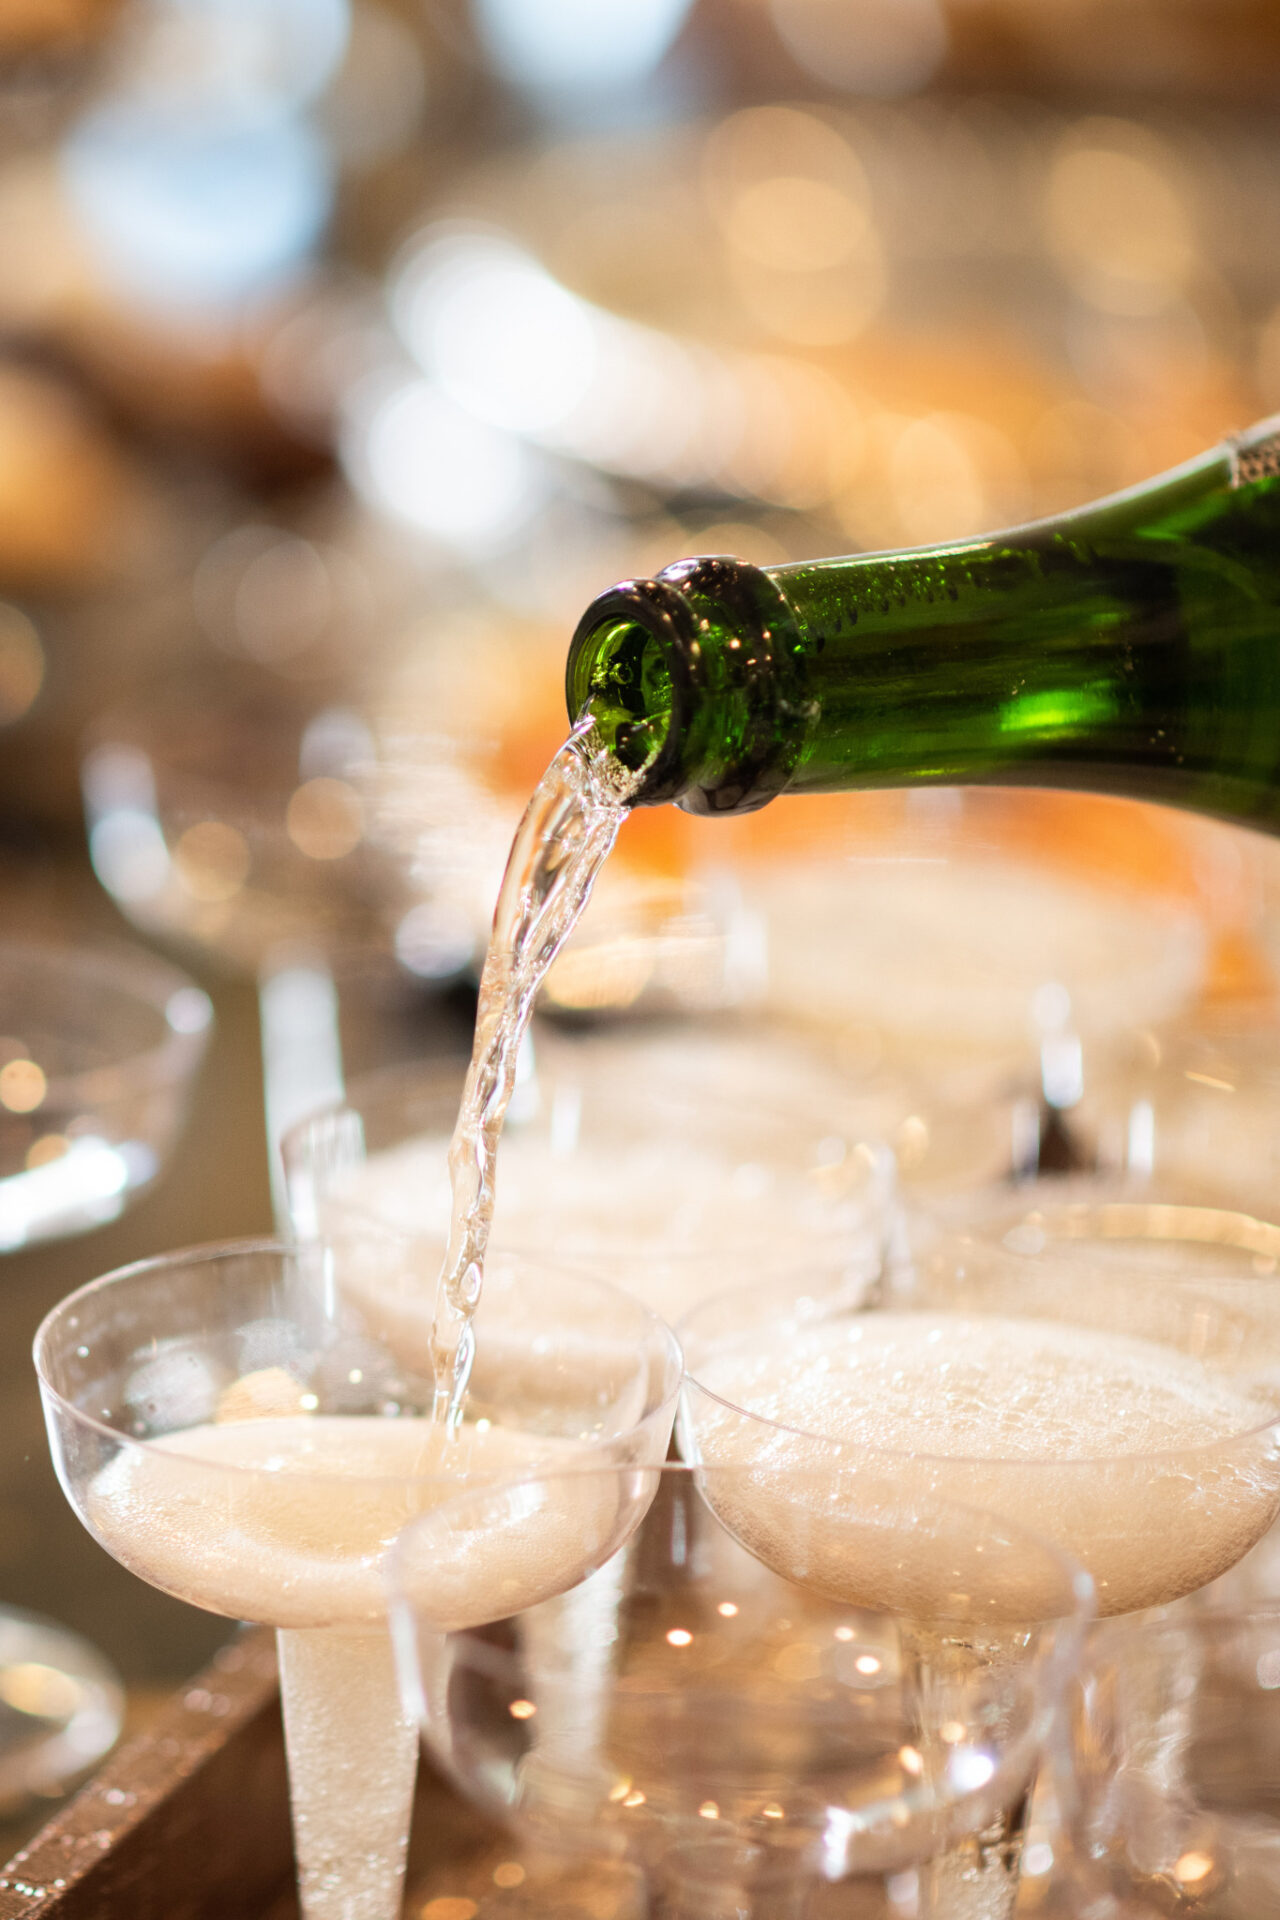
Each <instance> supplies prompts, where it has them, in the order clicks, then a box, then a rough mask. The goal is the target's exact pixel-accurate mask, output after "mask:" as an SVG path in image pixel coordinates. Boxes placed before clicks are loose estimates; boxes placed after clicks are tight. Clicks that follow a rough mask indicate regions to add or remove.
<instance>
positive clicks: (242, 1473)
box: [31, 1237, 684, 1489]
mask: <svg viewBox="0 0 1280 1920" xmlns="http://www.w3.org/2000/svg"><path fill="white" fill-rule="evenodd" d="M323 1249H324V1242H322V1241H286V1240H278V1239H272V1238H269V1237H268V1238H261V1239H242V1240H215V1241H208V1242H203V1243H201V1244H198V1245H196V1246H192V1247H179V1248H176V1249H175V1250H174V1251H172V1252H169V1253H160V1254H151V1255H149V1256H148V1257H147V1258H145V1259H142V1260H133V1261H130V1262H129V1263H128V1265H126V1266H123V1267H114V1268H112V1269H111V1270H110V1271H109V1272H107V1273H103V1274H98V1275H97V1276H96V1277H95V1278H94V1279H92V1280H87V1281H86V1282H85V1283H84V1285H83V1286H80V1287H76V1288H75V1289H74V1290H73V1291H72V1292H71V1293H68V1294H66V1295H64V1297H63V1298H62V1299H61V1300H59V1301H58V1302H57V1303H56V1304H55V1305H54V1306H52V1307H51V1308H50V1309H49V1311H48V1313H46V1314H45V1316H44V1318H43V1319H42V1320H41V1322H40V1324H39V1326H38V1327H37V1328H36V1332H35V1335H34V1338H33V1340H32V1343H31V1353H32V1360H33V1363H34V1365H35V1371H36V1378H37V1380H38V1382H39V1386H40V1392H41V1395H42V1397H43V1398H44V1399H45V1400H46V1401H47V1402H52V1403H53V1404H54V1405H55V1406H56V1408H57V1409H58V1411H59V1415H60V1417H62V1418H65V1419H67V1420H69V1421H71V1422H73V1423H74V1424H75V1425H76V1426H79V1427H81V1428H83V1429H84V1430H86V1431H88V1432H91V1433H95V1434H97V1435H99V1436H100V1437H101V1438H103V1439H105V1440H110V1441H111V1442H112V1443H113V1444H114V1445H115V1446H117V1447H119V1448H124V1447H132V1448H135V1449H137V1450H138V1451H139V1452H141V1453H143V1454H146V1455H149V1456H151V1457H155V1458H161V1459H164V1460H167V1461H178V1462H186V1463H187V1464H188V1465H189V1466H190V1467H192V1468H194V1469H197V1470H200V1471H203V1472H209V1473H217V1474H231V1475H234V1476H236V1477H238V1478H243V1479H245V1480H246V1481H248V1480H254V1479H261V1478H262V1476H263V1473H264V1471H265V1469H263V1468H262V1467H254V1466H245V1465H243V1464H241V1463H237V1462H235V1461H222V1460H211V1459H207V1458H205V1457H204V1456H203V1455H200V1454H194V1453H183V1452H182V1451H181V1449H180V1448H176V1447H168V1446H163V1445H161V1444H159V1442H161V1441H163V1440H165V1439H167V1438H168V1437H169V1436H168V1434H159V1435H149V1436H148V1435H141V1434H133V1433H126V1432H124V1431H123V1430H122V1429H121V1428H120V1427H114V1426H112V1425H111V1424H110V1422H109V1421H107V1420H104V1419H102V1418H101V1417H100V1416H98V1415H95V1414H92V1413H90V1412H88V1411H87V1409H85V1408H83V1407H79V1406H77V1405H76V1404H75V1402H74V1401H73V1400H69V1399H68V1398H67V1396H66V1394H65V1393H63V1392H62V1390H61V1389H60V1388H59V1387H57V1386H55V1385H54V1383H53V1380H52V1379H51V1378H50V1374H49V1367H48V1355H49V1350H50V1348H51V1346H52V1343H53V1339H54V1335H55V1333H56V1331H57V1330H58V1327H59V1323H60V1322H61V1321H62V1320H63V1319H64V1318H65V1317H66V1314H67V1313H68V1311H69V1310H71V1309H73V1308H75V1307H76V1306H77V1305H79V1304H80V1303H82V1302H86V1301H89V1300H92V1299H96V1298H97V1297H98V1296H100V1295H102V1294H103V1293H105V1292H106V1291H107V1290H108V1289H109V1288H112V1287H115V1286H118V1285H122V1284H124V1283H126V1282H128V1281H132V1280H139V1279H144V1278H150V1277H153V1276H155V1275H156V1274H158V1273H161V1272H163V1271H164V1270H165V1269H166V1268H167V1269H174V1268H177V1267H180V1266H197V1265H213V1264H215V1263H216V1262H217V1261H219V1260H227V1259H240V1258H245V1257H248V1256H252V1255H269V1256H270V1255H274V1256H285V1257H292V1258H297V1257H299V1256H306V1255H308V1254H311V1255H316V1254H322V1253H323ZM500 1251H501V1252H502V1253H504V1254H509V1253H510V1254H514V1257H515V1258H517V1259H520V1260H523V1259H525V1258H527V1256H525V1255H523V1254H520V1253H519V1252H517V1251H516V1250H514V1249H510V1250H509V1249H505V1248H504V1249H501V1250H500ZM530 1264H537V1263H535V1262H532V1261H531V1262H530ZM565 1278H567V1279H569V1280H570V1281H572V1282H574V1283H581V1284H583V1285H585V1286H587V1287H589V1288H590V1289H591V1290H592V1291H593V1292H596V1293H606V1294H608V1295H610V1296H616V1297H617V1298H618V1299H619V1300H621V1301H625V1302H626V1304H627V1305H628V1306H629V1307H631V1308H632V1309H633V1311H634V1312H635V1314H636V1315H638V1316H639V1317H640V1318H641V1320H642V1321H647V1322H648V1331H649V1336H650V1337H652V1335H653V1334H654V1333H655V1332H656V1333H657V1334H658V1336H659V1338H660V1343H661V1346H662V1348H663V1349H664V1358H665V1361H666V1368H665V1370H664V1371H665V1374H666V1375H669V1376H672V1378H671V1384H670V1385H669V1387H668V1388H667V1390H666V1391H665V1392H664V1393H663V1394H662V1395H661V1397H660V1398H658V1399H656V1400H655V1401H654V1403H653V1405H651V1406H649V1407H647V1408H646V1409H645V1411H644V1413H643V1414H642V1415H641V1417H640V1419H639V1420H636V1421H633V1422H632V1424H631V1425H630V1426H629V1427H625V1428H622V1429H621V1430H620V1431H619V1432H618V1433H617V1434H612V1435H610V1436H608V1438H606V1439H603V1440H594V1441H592V1440H583V1441H581V1442H580V1443H578V1442H571V1443H570V1444H581V1446H582V1447H583V1448H584V1449H586V1450H589V1449H590V1448H592V1447H599V1448H602V1449H603V1448H605V1447H607V1446H609V1445H612V1444H616V1443H617V1442H619V1441H622V1440H625V1438H626V1437H627V1435H628V1434H631V1433H635V1432H637V1431H639V1429H640V1428H641V1427H643V1426H645V1425H646V1424H647V1423H648V1422H649V1421H651V1420H652V1419H653V1418H654V1417H655V1415H658V1414H660V1413H661V1412H662V1409H663V1408H664V1407H666V1406H668V1405H671V1406H674V1405H675V1404H677V1403H678V1400H679V1394H680V1388H681V1384H682V1382H683V1379H684V1351H683V1349H682V1347H681V1345H680V1341H679V1339H678V1337H677V1335H676V1332H675V1329H674V1328H673V1327H671V1326H670V1325H669V1324H668V1322H667V1321H665V1320H663V1319H662V1317H661V1316H660V1315H659V1314H656V1313H655V1312H654V1311H653V1310H652V1308H650V1307H646V1306H645V1305H644V1303H643V1301H640V1300H637V1299H636V1298H635V1297H634V1295H632V1294H629V1293H627V1292H625V1291H624V1289H622V1288H621V1287H615V1286H614V1285H613V1283H612V1282H611V1281H608V1280H602V1279H599V1278H598V1277H597V1276H596V1275H595V1274H590V1273H581V1272H578V1271H576V1270H571V1271H569V1272H567V1273H566V1274H565ZM280 1417H283V1418H288V1417H289V1416H288V1415H285V1416H272V1415H266V1416H264V1418H266V1419H271V1418H280ZM306 1417H307V1418H311V1417H312V1416H311V1414H309V1413H308V1414H307V1416H306ZM315 1417H316V1418H319V1419H331V1420H349V1419H360V1418H372V1419H377V1420H385V1421H386V1422H387V1424H388V1425H391V1424H394V1423H395V1422H396V1421H398V1420H403V1419H413V1418H416V1419H419V1420H421V1421H422V1422H423V1424H424V1425H425V1426H427V1427H431V1426H432V1425H433V1421H432V1418H431V1416H430V1415H429V1414H428V1415H405V1414H375V1415H370V1416H362V1415H359V1414H328V1415H326V1414H317V1415H316V1416H315ZM206 1424H208V1423H207V1422H201V1421H193V1422H191V1423H190V1425H188V1426H186V1427H174V1428H171V1429H170V1430H169V1432H170V1433H173V1434H180V1433H189V1432H191V1431H192V1430H193V1428H194V1427H196V1426H200V1425H206ZM248 1424H252V1423H251V1422H231V1421H228V1422H226V1423H225V1425H226V1426H227V1427H228V1428H230V1427H232V1426H235V1425H248ZM507 1431H510V1432H512V1433H518V1432H522V1431H526V1429H522V1428H518V1427H512V1428H510V1429H507ZM462 1471H463V1472H464V1473H466V1472H467V1471H468V1469H465V1468H464V1469H463V1470H462ZM474 1472H475V1484H476V1485H477V1486H478V1485H479V1484H480V1481H481V1479H482V1478H488V1479H493V1478H494V1477H495V1474H494V1470H493V1469H484V1468H477V1469H475V1470H474ZM496 1477H497V1478H501V1477H502V1476H501V1473H500V1472H499V1473H498V1474H497V1475H496ZM290 1480H291V1482H292V1483H293V1484H296V1485H299V1486H303V1485H308V1484H310V1485H315V1484H323V1485H332V1486H342V1487H345V1488H348V1489H350V1488H351V1487H354V1486H363V1487H371V1486H397V1487H410V1486H415V1487H420V1486H424V1485H430V1484H431V1483H433V1482H435V1481H438V1480H441V1481H444V1482H446V1483H448V1484H450V1485H453V1486H457V1485H458V1484H459V1476H458V1469H457V1468H453V1469H451V1470H446V1469H442V1468H432V1469H429V1470H427V1471H424V1472H422V1473H387V1474H354V1475H353V1474H343V1473H334V1472H324V1471H323V1470H316V1471H312V1470H311V1469H308V1470H306V1471H305V1472H301V1473H297V1474H293V1475H290Z"/></svg>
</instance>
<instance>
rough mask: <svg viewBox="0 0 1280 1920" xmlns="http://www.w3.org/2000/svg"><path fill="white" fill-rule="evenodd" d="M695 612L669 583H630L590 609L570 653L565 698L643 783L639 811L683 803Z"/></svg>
mask: <svg viewBox="0 0 1280 1920" xmlns="http://www.w3.org/2000/svg"><path fill="white" fill-rule="evenodd" d="M689 623H690V615H689V610H688V608H687V607H686V605H685V602H684V600H683V598H682V597H681V595H680V594H679V593H678V592H676V591H675V590H674V589H673V588H672V587H670V586H669V585H667V584H666V583H665V582H663V581H661V580H623V581H620V582H619V584H618V585H617V586H615V587H611V588H610V589H609V591H608V592H607V593H604V594H602V595H601V596H600V598H599V599H598V600H595V601H593V603H592V604H591V606H589V607H588V608H587V611H586V613H585V614H584V615H583V617H582V620H581V622H580V623H579V626H578V630H577V632H576V633H575V634H574V636H573V640H572V642H571V643H570V647H569V659H568V664H567V666H566V670H565V693H566V697H567V704H568V708H569V713H570V717H571V718H572V719H573V721H574V722H575V724H576V723H577V721H579V720H581V719H583V718H585V717H586V716H587V715H590V717H591V719H592V720H593V721H594V722H595V726H596V731H597V735H598V738H599V741H600V744H601V745H602V746H603V747H604V748H605V749H606V750H607V752H609V753H610V754H611V755H612V756H613V758H614V759H615V760H616V761H617V762H618V764H619V766H622V767H625V768H626V770H627V771H628V772H629V773H631V774H633V775H635V776H636V785H635V787H634V789H633V791H632V794H631V800H632V804H633V805H643V806H649V805H652V804H654V803H656V802H658V801H662V800H674V799H676V798H677V797H678V796H679V794H680V793H681V791H682V790H683V787H684V786H685V785H686V784H687V783H686V782H685V781H684V780H683V779H682V778H681V772H680V750H679V740H680V733H681V716H682V715H683V713H684V712H685V709H686V707H687V705H688V702H687V699H686V698H685V694H686V690H687V683H688V681H689V679H690V662H689V658H688V654H689V641H690V638H691V636H690V635H689V634H687V633H686V632H685V628H686V627H687V626H688V625H689Z"/></svg>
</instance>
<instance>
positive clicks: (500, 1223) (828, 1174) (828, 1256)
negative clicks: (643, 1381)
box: [284, 1025, 897, 1319]
mask: <svg viewBox="0 0 1280 1920" xmlns="http://www.w3.org/2000/svg"><path fill="white" fill-rule="evenodd" d="M529 1067H530V1070H529V1071H528V1072H527V1073H526V1075H525V1077H524V1078H523V1080H522V1081H520V1082H519V1083H518V1084H517V1087H516V1091H515V1095H514V1097H513V1099H512V1103H511V1107H510V1109H509V1111H508V1115H507V1120H506V1124H505V1128H504V1132H503V1137H502V1144H501V1146H500V1148H499V1154H498V1178H497V1194H498V1198H497V1207H496V1213H495V1223H494V1236H495V1245H508V1246H517V1247H520V1248H521V1249H522V1250H524V1251H525V1252H527V1253H531V1254H537V1255H539V1256H541V1257H554V1258H555V1259H556V1260H558V1261H565V1260H567V1261H572V1262H575V1263H581V1264H582V1265H583V1266H584V1267H586V1268H588V1269H590V1270H592V1271H597V1272H602V1273H608V1274H609V1276H610V1277H611V1278H612V1279H614V1280H615V1281H616V1282H617V1283H618V1284H619V1285H621V1286H624V1287H626V1288H627V1290H628V1291H629V1292H634V1293H636V1294H637V1295H638V1296H639V1297H640V1298H642V1299H644V1300H645V1301H646V1302H647V1303H648V1304H649V1305H650V1306H652V1307H653V1308H654V1309H655V1311H657V1312H659V1313H662V1314H663V1315H664V1316H665V1317H667V1318H668V1319H673V1318H675V1317H678V1315H679V1314H680V1313H682V1312H684V1311H686V1310H687V1308H688V1306H689V1305H690V1303H691V1302H692V1301H693V1300H694V1299H698V1298H703V1297H705V1296H706V1295H707V1294H709V1293H715V1292H718V1291H720V1290H722V1289H723V1288H724V1287H725V1286H726V1285H729V1284H733V1283H734V1282H737V1281H741V1280H742V1279H743V1278H744V1276H747V1275H757V1274H760V1273H764V1272H777V1271H786V1270H791V1269H793V1268H795V1267H796V1266H797V1265H799V1264H801V1263H803V1262H804V1261H806V1260H811V1261H814V1262H816V1263H818V1264H819V1265H821V1267H822V1269H823V1271H824V1272H825V1273H827V1274H828V1275H830V1276H832V1277H833V1280H834V1279H836V1278H838V1277H839V1276H842V1275H843V1276H847V1277H848V1279H849V1280H850V1282H851V1283H852V1284H855V1285H858V1286H862V1285H866V1284H869V1283H870V1280H871V1279H872V1278H873V1277H874V1275H875V1273H877V1272H878V1270H879V1265H880V1261H881V1259H882V1257H883V1254H884V1250H885V1247H886V1246H887V1245H888V1243H889V1241H890V1239H891V1237H892V1236H893V1233H894V1231H895V1228H896V1220H897V1211H896V1199H895V1188H894V1177H893V1162H892V1156H891V1154H890V1153H889V1152H888V1151H887V1150H886V1149H885V1148H884V1147H883V1146H881V1145H879V1144H878V1142H877V1141H876V1140H875V1138H874V1137H868V1135H867V1134H866V1133H865V1132H864V1131H863V1122H864V1121H865V1119H866V1118H867V1115H866V1113H865V1112H864V1111H860V1110H859V1107H858V1104H857V1102H855V1101H851V1100H850V1099H849V1098H848V1096H847V1093H846V1090H845V1088H844V1086H843V1083H842V1082H841V1081H840V1079H839V1077H838V1076H833V1075H831V1074H830V1073H829V1072H827V1071H826V1070H825V1069H824V1067H823V1065H822V1063H821V1061H820V1060H819V1059H818V1058H817V1057H816V1056H815V1055H813V1054H806V1053H805V1051H804V1050H803V1049H801V1048H799V1047H797V1046H796V1045H795V1044H794V1043H792V1042H791V1041H789V1040H787V1039H786V1038H785V1037H783V1038H779V1037H776V1036H775V1037H772V1038H771V1037H770V1036H768V1035H764V1034H761V1033H758V1032H754V1031H751V1030H746V1029H740V1028H736V1027H732V1026H730V1027H726V1028H705V1029H700V1030H693V1029H692V1028H690V1027H686V1026H683V1025H673V1026H671V1027H660V1028H650V1029H645V1030H633V1031H632V1032H631V1033H630V1034H629V1035H627V1036H625V1037H620V1036H617V1035H613V1036H610V1035H607V1034H592V1035H591V1036H589V1037H586V1038H578V1039H574V1038H572V1037H569V1036H564V1035H561V1034H559V1033H555V1032H551V1031H548V1030H547V1028H546V1027H545V1026H544V1027H543V1028H542V1029H541V1030H540V1031H539V1032H538V1034H537V1036H536V1038H535V1042H534V1046H533V1051H532V1058H531V1060H530V1061H529ZM461 1084H462V1069H461V1066H460V1065H456V1066H455V1065H447V1066H443V1067H433V1068H429V1069H415V1070H413V1071H412V1072H411V1073H388V1074H386V1075H384V1076H381V1077H378V1076H373V1077H371V1078H370V1079H369V1080H368V1081H367V1082H365V1083H364V1084H363V1085H362V1086H360V1087H358V1088H353V1090H352V1092H351V1094H350V1098H349V1101H348V1104H347V1105H346V1106H344V1107H341V1108H336V1109H332V1110H330V1111H328V1112H324V1113H320V1114H318V1115H316V1116H314V1117H313V1118H312V1119H310V1120H309V1121H306V1122H303V1123H302V1124H301V1125H300V1126H299V1127H297V1128H295V1129H293V1130H292V1131H291V1132H290V1133H289V1134H288V1135H287V1136H286V1139H285V1142H284V1159H285V1167H286V1180H287V1186H288V1191H289V1204H290V1211H291V1216H292V1219H293V1222H294V1229H295V1231H296V1232H298V1233H299V1234H302V1235H304V1236H310V1235H314V1234H317V1233H319V1234H323V1235H325V1236H328V1237H331V1238H334V1237H336V1238H341V1237H343V1236H345V1235H346V1234H348V1233H355V1234H368V1233H369V1232H370V1231H371V1230H372V1229H373V1228H374V1227H375V1225H376V1226H377V1227H378V1228H379V1229H381V1230H382V1232H383V1233H385V1234H386V1235H388V1236H389V1237H390V1238H391V1239H393V1240H396V1241H398V1242H400V1243H402V1244H404V1245H405V1246H412V1247H413V1249H414V1252H413V1255H412V1264H413V1265H414V1266H416V1267H417V1268H418V1269H419V1270H420V1271H423V1272H426V1271H438V1269H439V1265H440V1263H441V1261H442V1259H443V1251H444V1242H445V1235H446V1230H447V1225H448V1218H449V1205H450V1190H449V1181H448V1169H447V1162H446V1156H447V1150H448V1145H449V1139H450V1136H451V1133H452V1130H453V1124H454V1121H455V1119H456V1117H457V1110H458V1098H459V1094H460V1091H461ZM390 1271H391V1269H390V1268H389V1269H388V1271H387V1274H385V1275H384V1277H383V1280H382V1281H381V1282H380V1286H381V1287H382V1289H383V1299H384V1306H385V1310H386V1311H387V1312H388V1313H389V1314H394V1313H395V1312H396V1307H395V1303H394V1302H393V1301H392V1299H391V1298H390V1296H389V1294H388V1293H387V1292H386V1286H387V1281H388V1278H389V1274H390ZM421 1298H422V1294H421V1289H420V1288H415V1289H414V1293H413V1299H414V1302H415V1303H418V1304H420V1302H421ZM415 1310H416V1309H415Z"/></svg>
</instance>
